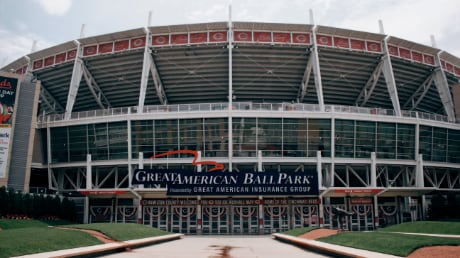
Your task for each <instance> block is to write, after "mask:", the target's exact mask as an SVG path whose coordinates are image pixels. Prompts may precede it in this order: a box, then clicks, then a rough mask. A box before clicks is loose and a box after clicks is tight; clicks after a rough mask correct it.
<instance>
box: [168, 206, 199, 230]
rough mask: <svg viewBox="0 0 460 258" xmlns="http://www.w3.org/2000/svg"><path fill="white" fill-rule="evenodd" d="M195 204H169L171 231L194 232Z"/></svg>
mask: <svg viewBox="0 0 460 258" xmlns="http://www.w3.org/2000/svg"><path fill="white" fill-rule="evenodd" d="M196 219H197V216H196V206H171V232H174V233H187V234H190V233H196V225H197V223H196V221H197V220H196Z"/></svg>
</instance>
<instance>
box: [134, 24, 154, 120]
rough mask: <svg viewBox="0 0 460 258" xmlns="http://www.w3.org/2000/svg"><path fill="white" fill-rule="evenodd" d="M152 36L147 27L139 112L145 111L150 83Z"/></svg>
mask: <svg viewBox="0 0 460 258" xmlns="http://www.w3.org/2000/svg"><path fill="white" fill-rule="evenodd" d="M150 45H151V37H150V32H149V30H148V29H147V28H146V29H145V48H144V61H143V63H142V77H141V85H140V90H139V104H138V107H137V113H143V112H144V102H145V94H146V92H147V84H148V83H149V71H150V61H151V60H152V59H151V55H150V54H151V52H152V51H151V50H150Z"/></svg>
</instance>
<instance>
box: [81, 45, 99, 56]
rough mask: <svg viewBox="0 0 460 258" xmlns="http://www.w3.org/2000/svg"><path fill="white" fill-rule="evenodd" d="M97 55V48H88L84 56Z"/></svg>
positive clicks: (85, 48) (84, 49)
mask: <svg viewBox="0 0 460 258" xmlns="http://www.w3.org/2000/svg"><path fill="white" fill-rule="evenodd" d="M95 54H97V46H96V45H93V46H87V47H84V48H83V56H92V55H95Z"/></svg>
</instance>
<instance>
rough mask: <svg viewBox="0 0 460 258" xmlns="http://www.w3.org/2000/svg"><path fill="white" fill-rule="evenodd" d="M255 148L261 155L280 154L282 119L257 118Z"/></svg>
mask: <svg viewBox="0 0 460 258" xmlns="http://www.w3.org/2000/svg"><path fill="white" fill-rule="evenodd" d="M257 145H258V146H257V149H258V150H262V152H263V153H262V155H263V156H281V145H282V120H281V118H259V119H258V134H257Z"/></svg>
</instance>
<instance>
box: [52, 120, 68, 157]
mask: <svg viewBox="0 0 460 258" xmlns="http://www.w3.org/2000/svg"><path fill="white" fill-rule="evenodd" d="M50 131H51V132H50V134H51V163H58V162H68V161H69V148H68V147H69V146H68V137H67V127H54V128H51V129H50Z"/></svg>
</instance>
